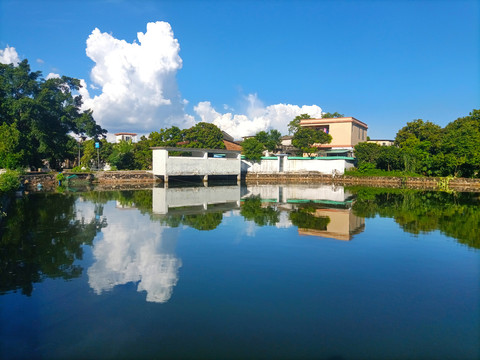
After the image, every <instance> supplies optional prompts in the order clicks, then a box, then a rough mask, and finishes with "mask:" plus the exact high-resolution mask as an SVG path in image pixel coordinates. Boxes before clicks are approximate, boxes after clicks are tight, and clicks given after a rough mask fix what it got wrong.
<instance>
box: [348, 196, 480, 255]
mask: <svg viewBox="0 0 480 360" xmlns="http://www.w3.org/2000/svg"><path fill="white" fill-rule="evenodd" d="M350 191H352V192H354V193H356V194H357V200H356V202H355V204H354V205H353V210H354V212H355V214H356V215H358V216H362V217H375V216H376V215H377V214H378V215H380V216H382V217H391V218H394V219H395V221H396V222H397V223H398V224H399V225H400V226H401V227H402V228H403V230H405V231H406V232H409V233H412V234H420V233H426V232H430V231H434V230H440V231H441V232H442V233H444V234H445V235H447V236H451V237H454V238H456V239H457V240H458V242H460V243H462V244H465V245H468V246H471V247H474V248H477V249H480V236H478V229H479V228H480V210H479V209H480V198H479V195H478V193H447V192H440V191H418V190H405V189H377V188H351V189H350Z"/></svg>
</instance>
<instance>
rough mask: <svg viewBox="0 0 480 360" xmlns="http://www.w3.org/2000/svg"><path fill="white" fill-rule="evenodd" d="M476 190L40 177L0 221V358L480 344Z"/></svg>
mask: <svg viewBox="0 0 480 360" xmlns="http://www.w3.org/2000/svg"><path fill="white" fill-rule="evenodd" d="M479 229H480V194H479V193H458V192H455V193H453V192H452V193H448V192H432V191H420V190H405V189H379V188H365V187H350V188H343V187H340V186H332V185H268V186H267V185H263V186H262V185H258V186H237V185H228V186H215V187H203V186H200V187H193V186H192V187H168V188H163V187H157V188H153V189H148V190H129V191H86V190H84V191H82V190H81V189H79V190H78V191H76V192H75V191H73V190H70V191H66V192H64V193H33V194H29V195H28V196H24V197H22V198H18V199H16V200H15V201H14V202H13V204H12V206H11V207H10V209H9V210H8V215H7V217H6V218H4V219H3V222H2V224H1V227H0V236H1V240H0V358H2V359H17V358H28V359H36V358H43V359H58V358H59V359H64V358H68V359H74V358H79V359H87V358H88V359H97V358H100V359H102V358H115V359H120V358H127V359H131V358H135V359H139V358H140V359H141V358H156V359H160V358H166V359H175V358H188V359H195V358H200V359H226V358H229V359H231V358H238V359H245V358H249V359H257V358H286V359H295V358H303V359H305V358H315V359H366V358H369V359H385V358H396V359H411V358H415V359H432V358H435V359H478V358H479V357H480V350H479V349H480V323H479V319H480V311H479V304H480V286H479V279H480V250H479V249H480V234H479Z"/></svg>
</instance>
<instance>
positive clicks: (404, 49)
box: [0, 0, 480, 138]
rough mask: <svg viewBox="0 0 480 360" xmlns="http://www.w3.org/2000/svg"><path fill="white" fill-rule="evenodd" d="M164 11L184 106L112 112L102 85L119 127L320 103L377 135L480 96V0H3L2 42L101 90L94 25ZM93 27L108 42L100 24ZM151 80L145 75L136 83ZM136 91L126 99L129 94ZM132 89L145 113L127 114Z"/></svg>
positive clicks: (259, 122) (269, 114) (257, 114)
mask: <svg viewBox="0 0 480 360" xmlns="http://www.w3.org/2000/svg"><path fill="white" fill-rule="evenodd" d="M157 21H159V22H167V23H168V24H170V26H171V30H172V31H173V37H174V38H175V39H177V41H178V45H179V48H180V50H179V52H178V56H179V57H180V58H181V68H178V69H175V70H171V71H170V72H169V73H168V74H169V75H168V76H167V75H165V76H163V75H161V74H159V73H158V72H156V73H155V75H152V77H151V79H153V80H155V79H156V81H158V82H159V83H161V94H163V95H162V96H163V100H165V99H166V100H168V101H169V99H170V98H172V99H173V97H174V96H176V95H175V94H177V95H178V96H177V99H176V100H173V102H172V104H173V103H174V104H173V105H172V107H175V109H173V110H172V109H170V110H168V111H166V112H165V111H163V110H165V109H166V108H167V107H168V106H167V105H165V104H166V102H163V103H162V104H163V105H161V106H157V105H155V106H157V107H160V108H162V109H163V110H162V111H157V110H156V109H150V110H148V111H146V110H145V112H143V109H147V108H148V106H153V105H151V104H150V105H148V106H147V105H145V107H144V105H143V104H144V103H143V102H142V101H145V97H143V98H142V97H141V96H138V98H136V99H135V101H133V100H132V104H129V105H128V106H125V108H123V109H122V110H121V111H120V110H119V112H117V113H115V112H108V111H107V110H106V108H112V107H115V103H114V102H103V103H101V100H102V99H100V98H98V99H97V100H98V101H97V102H95V101H92V102H91V104H92V107H94V116H95V115H96V114H97V115H98V117H99V119H97V121H99V122H100V124H101V125H103V126H104V127H106V128H107V129H108V130H109V131H110V132H116V131H136V132H139V133H142V132H149V131H152V130H158V129H160V128H161V127H166V126H171V125H177V126H180V127H183V126H182V125H184V126H188V125H191V124H192V123H193V121H199V120H200V119H203V120H205V121H210V122H213V123H216V124H220V125H224V126H226V127H228V129H226V130H228V131H230V132H233V134H232V135H234V136H235V137H236V138H238V137H239V135H242V133H244V132H245V131H257V130H259V129H262V127H265V128H271V127H273V128H280V130H282V132H283V133H285V131H283V129H284V128H285V126H286V124H285V122H286V119H288V118H289V116H290V117H291V116H292V114H293V113H294V112H295V111H301V110H305V109H308V108H301V107H302V106H303V105H309V106H311V105H316V106H318V107H320V108H321V110H322V111H324V112H326V111H328V112H335V111H338V112H340V113H343V114H345V115H346V116H354V117H356V118H357V119H359V120H361V121H363V122H366V123H367V124H368V125H369V131H368V134H369V136H370V137H371V138H394V137H395V134H396V132H397V131H398V130H399V129H400V128H401V127H403V126H404V125H405V124H406V122H408V121H411V120H413V119H417V118H422V119H424V120H430V121H433V122H435V123H437V124H439V125H441V126H445V125H446V124H447V123H448V122H450V121H452V120H455V119H456V118H458V117H462V116H465V115H468V113H469V112H470V111H471V110H472V109H474V108H477V109H478V108H480V86H479V84H480V81H479V80H480V74H479V65H480V2H479V1H461V0H460V1H380V0H377V1H373V0H372V1H273V0H271V1H233V0H231V1H182V0H180V1H178V0H177V1H127V0H126V1H120V0H118V1H115V0H110V1H88V0H87V1H53V0H51V1H48V0H47V1H22V0H19V1H9V0H1V1H0V49H5V48H6V47H7V46H10V47H14V48H15V50H16V52H17V53H18V56H19V58H20V59H25V58H26V59H28V60H29V62H30V64H31V66H32V69H33V70H41V71H42V72H43V74H44V76H46V75H47V74H49V73H55V74H60V75H67V76H72V77H76V78H80V79H85V81H86V83H87V84H88V86H89V88H88V91H89V95H90V96H91V97H92V98H94V97H95V95H97V96H99V95H101V94H102V92H106V90H105V89H104V88H103V87H102V86H104V85H105V84H101V83H99V81H98V79H100V78H102V75H101V71H102V69H100V68H99V78H97V82H95V81H94V80H93V79H92V77H91V71H92V69H93V67H94V66H95V65H96V63H95V62H94V61H93V60H92V59H91V58H89V57H88V56H87V55H86V47H87V45H86V41H87V38H89V36H90V35H91V34H92V31H93V30H94V29H95V28H98V29H99V31H100V32H99V34H100V33H102V34H108V35H110V37H111V39H110V40H109V41H114V40H112V39H118V40H125V41H126V43H130V44H131V43H133V41H134V40H136V42H137V43H138V42H139V40H138V39H137V32H142V33H145V32H146V31H147V24H148V23H155V22H157ZM151 33H152V38H153V36H154V35H153V31H152V32H151ZM97 40H98V41H97ZM95 41H97V42H96V43H95V44H103V43H101V42H100V36H98V38H97V39H96V40H95ZM92 43H93V39H92ZM161 44H162V43H161V42H160V41H159V42H158V46H159V47H161V46H162V45H161ZM101 46H103V45H98V46H96V47H95V49H96V50H95V54H96V56H97V57H102V58H103V59H107V58H108V46H107V47H105V46H104V49H103V50H102V48H101ZM142 46H143V44H142ZM93 48H94V45H93V44H92V49H93ZM149 49H150V50H149V51H150V53H151V54H152V55H149V54H150V53H149V52H148V51H145V52H143V53H142V55H141V56H146V57H149V56H152V58H155V56H156V53H155V49H154V48H152V47H150V48H149ZM119 51H120V52H119V53H118V54H120V55H118V56H117V55H116V56H117V57H118V58H121V57H122V55H121V54H122V53H121V51H122V50H119ZM92 52H93V50H92ZM105 61H106V60H105ZM119 61H120V60H119ZM172 61H173V60H172ZM104 65H105V66H108V63H107V62H105V64H104ZM177 65H178V61H177ZM129 66H130V65H129ZM142 66H144V65H142ZM134 67H135V66H134ZM107 70H108V69H107ZM107 70H105V68H103V71H107ZM137 70H138V69H137ZM132 71H133V70H132ZM159 71H160V72H162V71H161V69H160V70H159ZM162 76H163V77H162ZM172 78H175V79H172ZM129 81H135V80H132V79H130V80H128V79H126V80H125V82H124V83H125V84H129V83H130V82H129ZM92 85H93V86H95V87H96V89H94V88H92ZM148 86H150V85H148V82H147V83H137V84H136V85H135V86H132V88H131V89H135V90H132V93H135V94H138V93H139V92H141V91H142V88H145V89H147V88H148ZM113 87H115V86H113ZM148 89H150V90H149V91H151V88H148ZM165 94H167V95H168V94H170V95H168V96H167V95H165ZM172 94H173V95H172ZM125 96H127V95H125V94H124V96H123V97H119V99H121V102H122V103H121V104H123V105H125V104H127V103H129V101H130V99H127V98H126V97H125ZM159 96H160V95H159ZM142 99H143V100H142ZM102 101H103V100H102ZM112 101H113V100H112ZM119 101H120V100H119ZM134 103H135V104H136V105H138V108H141V109H142V113H141V114H140V113H138V111H137V114H130V115H129V114H128V109H133V108H134V105H133V104H134ZM121 104H120V105H119V106H120V107H119V109H121ZM278 104H284V105H296V106H297V107H296V108H293V107H286V106H283V107H279V106H276V105H278ZM102 106H103V108H102ZM97 109H98V110H97ZM102 111H103V112H102ZM301 112H304V111H301ZM182 114H183V115H182ZM122 116H124V117H125V118H126V119H121V118H122ZM149 117H152V119H150V120H148V119H147V118H149ZM274 117H276V118H275V119H274ZM127 118H128V119H127ZM229 121H231V122H232V123H235V125H232V126H229V125H228V124H229V123H228V122H229Z"/></svg>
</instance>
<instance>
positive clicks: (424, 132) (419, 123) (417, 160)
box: [395, 119, 443, 175]
mask: <svg viewBox="0 0 480 360" xmlns="http://www.w3.org/2000/svg"><path fill="white" fill-rule="evenodd" d="M442 135H443V131H442V128H441V127H440V126H438V125H436V124H434V123H432V122H430V121H427V122H424V121H423V120H422V119H416V120H413V121H411V122H408V123H407V125H406V126H404V127H403V128H402V129H400V130H399V131H398V133H397V135H396V137H395V145H396V146H399V147H400V149H401V154H402V159H403V163H404V164H403V167H404V169H405V171H408V172H416V173H422V174H424V175H435V173H436V172H438V169H435V168H434V164H436V163H438V162H436V161H435V156H436V154H437V153H438V149H439V143H440V140H441V137H442Z"/></svg>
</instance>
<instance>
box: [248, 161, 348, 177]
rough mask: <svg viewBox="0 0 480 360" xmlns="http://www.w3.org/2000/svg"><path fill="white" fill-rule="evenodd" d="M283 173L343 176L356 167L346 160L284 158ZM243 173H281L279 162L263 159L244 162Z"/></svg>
mask: <svg viewBox="0 0 480 360" xmlns="http://www.w3.org/2000/svg"><path fill="white" fill-rule="evenodd" d="M283 161H284V163H283V172H284V173H295V172H310V171H314V172H319V173H322V174H328V175H332V174H333V173H336V174H338V175H341V174H343V173H344V172H345V169H350V168H352V167H354V164H353V160H345V159H308V158H305V159H288V158H287V157H283ZM242 172H243V173H262V174H275V173H278V172H279V160H270V159H262V160H260V161H259V162H252V161H249V160H242Z"/></svg>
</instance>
